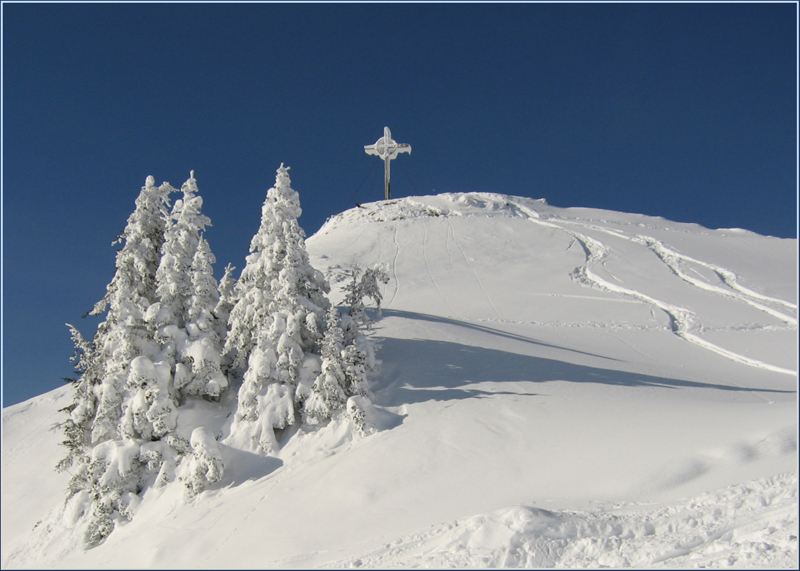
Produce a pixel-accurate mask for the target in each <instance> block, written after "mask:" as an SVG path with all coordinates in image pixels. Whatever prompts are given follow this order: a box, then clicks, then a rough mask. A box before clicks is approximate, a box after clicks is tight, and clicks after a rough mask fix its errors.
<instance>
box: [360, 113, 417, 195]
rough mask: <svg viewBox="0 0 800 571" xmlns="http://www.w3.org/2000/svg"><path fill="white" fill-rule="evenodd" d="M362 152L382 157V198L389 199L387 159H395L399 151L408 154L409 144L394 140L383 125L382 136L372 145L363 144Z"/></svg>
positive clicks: (387, 128) (409, 150) (409, 152)
mask: <svg viewBox="0 0 800 571" xmlns="http://www.w3.org/2000/svg"><path fill="white" fill-rule="evenodd" d="M364 152H365V153H367V154H368V155H376V156H378V157H380V158H382V159H383V198H384V200H389V198H391V191H390V184H391V183H390V181H389V161H391V160H392V159H396V158H397V155H398V154H399V153H408V154H409V155H410V154H411V145H408V144H406V143H398V142H396V141H394V140H393V139H392V132H391V131H390V130H389V127H384V128H383V137H381V138H380V139H378V140H377V141H375V144H374V145H364Z"/></svg>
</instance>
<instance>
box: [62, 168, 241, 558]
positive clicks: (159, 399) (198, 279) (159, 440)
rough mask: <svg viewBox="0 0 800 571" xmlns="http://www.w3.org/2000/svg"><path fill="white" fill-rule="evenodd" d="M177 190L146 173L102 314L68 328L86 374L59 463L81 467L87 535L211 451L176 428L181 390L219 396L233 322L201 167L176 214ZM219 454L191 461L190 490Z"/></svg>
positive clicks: (75, 481)
mask: <svg viewBox="0 0 800 571" xmlns="http://www.w3.org/2000/svg"><path fill="white" fill-rule="evenodd" d="M174 190H175V189H173V188H172V187H171V186H169V185H168V184H166V183H165V184H164V185H162V186H160V187H155V184H154V181H153V179H152V177H148V180H147V184H146V186H145V187H144V188H143V189H142V193H141V195H140V197H139V199H137V209H136V211H135V212H134V213H133V214H132V215H131V217H130V218H129V220H128V226H127V227H126V229H125V233H124V234H123V236H122V240H124V241H125V244H124V246H123V248H122V249H121V250H120V252H119V254H118V255H117V272H116V274H115V276H114V279H113V280H112V282H111V284H110V285H109V286H108V292H109V293H108V294H107V295H106V297H105V298H104V299H103V300H102V301H101V302H100V303H98V304H97V305H96V306H95V308H94V310H93V311H92V313H95V314H99V313H102V312H103V311H105V309H106V308H108V315H107V318H106V320H105V322H104V323H102V324H101V325H100V327H99V328H98V332H97V334H96V335H95V338H94V339H93V341H92V342H91V343H90V342H86V341H85V340H84V339H83V337H82V336H81V335H80V333H79V332H78V331H77V330H76V329H75V328H71V329H72V335H73V340H74V342H75V345H76V359H77V360H76V371H77V372H78V373H79V375H80V377H79V378H78V379H77V380H75V381H74V385H75V399H74V403H73V405H71V406H70V407H67V409H65V410H66V412H68V413H69V414H70V416H69V418H68V419H67V421H66V422H64V423H63V430H64V433H65V436H66V437H67V439H66V441H65V445H66V446H67V448H68V455H67V457H66V458H64V459H63V460H62V461H61V462H60V463H59V465H58V468H59V469H62V470H63V469H73V470H74V473H73V478H72V480H71V483H70V491H69V497H68V501H69V502H70V503H71V505H72V508H71V509H72V510H73V511H76V510H77V511H81V510H82V511H83V513H84V515H86V516H87V519H88V522H87V526H86V529H87V531H86V540H87V543H89V544H96V543H99V542H102V541H103V540H104V539H105V538H106V537H107V536H108V534H109V533H111V531H113V529H114V527H115V521H117V520H119V519H129V518H130V517H131V515H132V507H131V506H132V505H134V504H136V503H137V502H138V494H139V493H140V492H141V490H142V489H143V488H145V487H146V486H147V485H150V484H153V483H154V484H156V485H163V484H166V483H168V482H170V481H172V480H173V479H175V477H176V469H177V468H178V467H179V465H180V464H181V461H182V460H186V462H187V463H192V465H195V464H197V462H201V460H202V459H204V458H206V457H207V456H208V454H209V453H208V452H207V451H208V450H212V451H213V447H212V446H210V445H208V443H207V442H205V440H204V439H202V438H201V439H200V440H197V442H196V444H197V447H195V446H194V444H193V443H192V442H191V441H190V440H186V439H185V438H181V437H180V436H179V435H178V434H176V432H175V430H176V427H177V421H178V414H179V410H178V409H179V406H180V403H181V401H182V399H184V398H186V397H188V396H192V395H194V396H203V397H205V398H208V399H209V400H218V399H219V397H220V394H221V392H222V391H223V390H224V389H225V388H226V387H227V384H228V381H227V378H226V377H225V375H223V374H222V372H221V370H220V353H221V346H222V341H223V340H222V339H221V338H220V332H222V333H223V334H224V331H225V323H224V322H222V323H220V320H219V318H218V316H217V315H216V314H215V313H214V311H215V309H216V308H217V306H218V305H219V303H220V295H219V292H218V290H217V283H216V281H215V280H214V277H213V274H212V264H213V263H214V261H215V260H214V256H213V254H212V253H211V249H210V247H209V245H208V242H207V241H206V240H205V239H204V238H203V236H202V232H203V230H204V229H205V227H206V226H208V225H209V224H210V221H209V220H208V218H207V217H205V216H204V215H202V213H201V207H202V198H200V197H199V196H196V193H197V185H196V181H195V179H194V173H192V176H191V177H190V179H189V180H188V181H187V182H186V183H185V184H184V185H183V187H182V190H183V198H182V199H181V200H178V201H176V203H175V206H174V207H173V209H172V211H171V213H169V212H168V210H167V207H168V199H167V196H168V194H169V192H172V191H174ZM198 447H199V448H198ZM217 456H218V455H217ZM215 458H216V459H215V460H214V462H213V463H214V468H213V470H212V469H208V470H206V471H205V472H201V471H198V470H196V469H194V471H192V470H193V469H189V468H187V469H186V470H185V471H187V470H188V472H189V473H190V476H187V478H188V479H189V480H191V485H190V483H189V482H187V487H189V488H190V489H191V490H193V491H197V490H200V489H201V488H202V487H203V486H204V485H205V484H202V485H201V484H200V483H199V479H201V478H202V477H206V476H207V479H206V482H209V481H215V479H218V475H221V474H222V471H223V466H222V464H221V459H220V458H218V457H215ZM202 461H203V462H207V461H206V460H202ZM204 475H205V476H204ZM208 478H210V479H208Z"/></svg>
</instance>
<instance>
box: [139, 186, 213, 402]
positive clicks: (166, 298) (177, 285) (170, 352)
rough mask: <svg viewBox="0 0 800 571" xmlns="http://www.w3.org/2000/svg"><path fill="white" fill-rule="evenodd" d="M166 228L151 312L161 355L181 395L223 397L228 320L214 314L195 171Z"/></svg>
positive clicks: (205, 221)
mask: <svg viewBox="0 0 800 571" xmlns="http://www.w3.org/2000/svg"><path fill="white" fill-rule="evenodd" d="M181 190H182V191H183V198H182V199H180V200H177V201H176V202H175V206H174V207H173V209H172V213H171V216H170V218H171V220H172V222H173V224H170V225H169V226H168V227H167V230H166V233H165V241H164V247H163V249H162V257H161V263H160V265H159V267H158V272H157V274H156V279H157V283H158V288H157V293H158V295H159V303H158V304H157V305H153V306H152V307H151V310H150V315H149V317H150V318H151V319H152V320H153V321H154V323H155V326H156V327H157V332H158V335H157V338H158V340H159V342H160V343H161V346H162V353H161V359H162V360H164V361H165V362H167V363H169V365H170V369H171V371H172V373H173V375H174V377H173V382H172V389H173V390H174V393H175V396H176V397H177V398H182V397H184V396H186V395H196V396H202V397H205V398H208V399H210V400H219V397H220V394H221V392H222V391H223V390H224V389H225V388H226V387H227V385H228V381H227V378H226V377H225V375H223V374H222V372H221V371H220V353H221V350H222V339H221V337H220V332H221V331H222V332H224V329H225V323H224V322H221V320H220V319H219V317H218V316H217V315H216V314H215V309H216V306H217V304H218V303H219V291H218V289H217V282H216V280H215V279H214V276H213V269H212V264H213V263H214V262H215V261H216V260H215V258H214V254H212V253H211V248H210V246H209V244H208V241H206V240H205V238H203V236H202V233H203V231H204V230H205V228H206V227H207V226H210V224H211V221H210V220H209V219H208V217H207V216H204V215H203V214H202V213H201V209H202V205H203V199H202V197H200V196H196V193H197V192H198V190H197V181H196V180H195V178H194V171H192V173H191V175H190V178H189V180H187V181H186V182H185V183H184V184H183V186H182V187H181Z"/></svg>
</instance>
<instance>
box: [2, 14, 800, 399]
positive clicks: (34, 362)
mask: <svg viewBox="0 0 800 571" xmlns="http://www.w3.org/2000/svg"><path fill="white" fill-rule="evenodd" d="M796 10H797V9H796V6H795V4H793V3H786V4H655V5H653V4H477V5H476V4H413V5H408V4H405V5H404V4H325V5H318V4H279V5H273V4H71V5H66V4H3V208H4V210H3V238H4V251H3V264H4V265H3V269H4V275H3V286H4V297H3V310H4V314H3V328H4V330H3V331H4V336H3V358H4V362H3V391H4V392H3V398H4V401H3V405H4V406H8V405H10V404H14V403H16V402H19V401H21V400H24V399H27V398H30V397H32V396H34V395H37V394H40V393H43V392H45V391H47V390H50V389H53V388H55V387H57V386H59V385H60V384H61V381H60V379H61V377H65V376H69V375H70V374H71V371H72V369H71V366H70V364H69V361H68V358H69V356H70V354H71V352H72V346H71V343H70V340H69V335H68V331H67V328H66V327H65V326H64V323H65V322H70V323H74V324H76V325H77V326H79V328H81V329H82V330H83V331H84V333H85V334H87V335H91V334H93V331H94V328H95V327H96V325H97V323H98V320H97V319H93V318H87V319H81V316H82V315H83V314H84V313H85V312H86V311H87V310H89V309H90V308H91V307H92V306H93V304H94V303H95V302H96V301H97V300H99V299H100V298H101V297H102V296H103V294H104V292H105V287H106V285H107V284H108V282H109V281H110V280H111V278H112V276H113V273H114V253H115V250H114V248H113V247H112V246H111V242H112V241H113V240H114V238H115V236H117V234H119V232H120V231H121V230H122V229H123V227H124V226H125V222H126V219H127V217H128V215H129V214H130V213H131V211H132V210H133V207H134V200H135V198H136V196H137V195H138V193H139V190H140V188H141V186H142V185H143V184H144V181H145V178H146V177H147V175H150V174H152V175H153V176H154V177H155V178H156V181H157V182H159V183H160V182H162V181H169V182H170V183H172V185H173V186H176V187H180V185H181V183H183V182H184V181H185V180H186V179H187V178H188V176H189V171H190V170H191V169H194V170H195V171H196V177H197V180H198V185H199V188H200V193H201V195H202V196H203V197H204V199H205V207H204V211H205V213H206V214H207V215H208V216H210V217H211V220H212V223H213V228H211V229H209V231H208V233H207V237H208V238H209V240H210V243H211V247H212V249H213V251H214V253H215V254H216V256H217V260H218V262H217V264H216V272H217V274H218V276H219V275H220V274H221V273H222V269H223V268H224V266H225V264H227V263H228V262H232V263H233V264H234V265H235V266H237V268H238V270H237V275H238V271H240V270H241V269H242V267H243V265H244V257H245V256H246V254H247V249H248V245H249V242H250V238H251V237H252V235H253V234H254V233H255V231H256V230H257V229H258V224H259V216H260V207H261V204H262V202H263V200H264V197H265V193H266V191H267V189H268V188H269V187H270V186H271V185H272V183H273V182H274V176H275V169H276V168H277V167H278V165H279V164H280V163H281V162H285V163H286V164H287V165H290V166H291V167H292V170H291V176H292V182H293V187H294V188H295V189H296V190H297V191H298V192H300V196H301V201H302V205H303V209H304V214H303V216H302V218H301V221H300V222H301V225H302V226H303V227H304V228H305V230H306V232H307V233H308V234H309V235H311V234H313V233H314V232H315V231H316V230H317V229H318V228H319V227H320V225H321V224H322V223H323V222H324V220H325V219H326V218H327V217H328V216H331V215H333V214H336V213H338V212H340V211H342V210H344V209H345V208H349V207H351V206H353V204H354V203H355V202H356V201H358V202H368V201H372V200H380V199H381V198H382V185H383V182H382V173H381V163H380V161H379V160H378V159H377V158H376V157H371V156H367V155H366V154H364V150H363V146H364V145H366V144H371V143H374V142H375V141H376V140H377V139H378V137H380V136H381V134H382V129H383V127H384V125H388V126H389V127H390V128H391V129H392V133H393V135H394V136H395V139H396V140H397V141H399V142H402V143H409V144H410V145H411V146H412V147H413V153H412V155H411V156H409V155H401V156H400V157H399V158H398V159H397V160H396V161H394V163H393V166H392V168H393V170H392V172H393V185H392V186H393V195H394V196H409V195H415V194H433V193H440V192H462V191H464V192H466V191H490V192H500V193H505V194H513V195H519V196H529V197H534V198H541V197H544V198H546V199H547V200H548V202H550V203H551V204H553V205H556V206H587V207H596V208H605V209H611V210H619V211H625V212H636V213H644V214H651V215H657V216H663V217H665V218H668V219H671V220H677V221H682V222H696V223H699V224H702V225H704V226H707V227H710V228H718V227H739V228H745V229H748V230H752V231H754V232H758V233H761V234H769V235H773V236H779V237H796V234H797V208H796V207H797V180H796V172H797V163H796V157H797V151H796V145H795V143H796V127H797V118H796V104H797V94H796V85H797V83H796V82H797V76H796V69H797V65H796V41H797V34H796V25H797V12H796Z"/></svg>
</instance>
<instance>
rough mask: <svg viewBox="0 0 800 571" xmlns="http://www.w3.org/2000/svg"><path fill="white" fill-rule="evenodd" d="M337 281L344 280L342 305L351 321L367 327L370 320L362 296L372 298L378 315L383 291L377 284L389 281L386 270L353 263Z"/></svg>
mask: <svg viewBox="0 0 800 571" xmlns="http://www.w3.org/2000/svg"><path fill="white" fill-rule="evenodd" d="M337 281H340V282H346V283H345V285H344V287H343V288H342V290H343V291H344V292H345V297H344V305H345V307H347V310H348V313H349V315H350V319H351V320H352V323H353V324H354V325H355V326H356V327H358V328H367V329H369V326H370V323H371V322H370V319H369V316H367V312H366V308H365V305H364V298H367V297H368V298H370V299H372V301H373V302H374V303H375V305H376V307H377V311H378V315H380V312H381V301H383V293H382V292H381V289H380V285H379V284H381V283H382V284H387V283H389V275H388V274H387V273H386V270H385V269H384V268H383V267H381V266H373V267H371V268H366V269H363V268H362V267H361V266H359V265H358V264H355V265H353V266H351V267H350V268H347V269H346V270H344V271H343V272H342V273H341V274H340V275H339V277H338V280H337ZM353 337H354V334H353ZM348 341H350V339H348Z"/></svg>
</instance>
